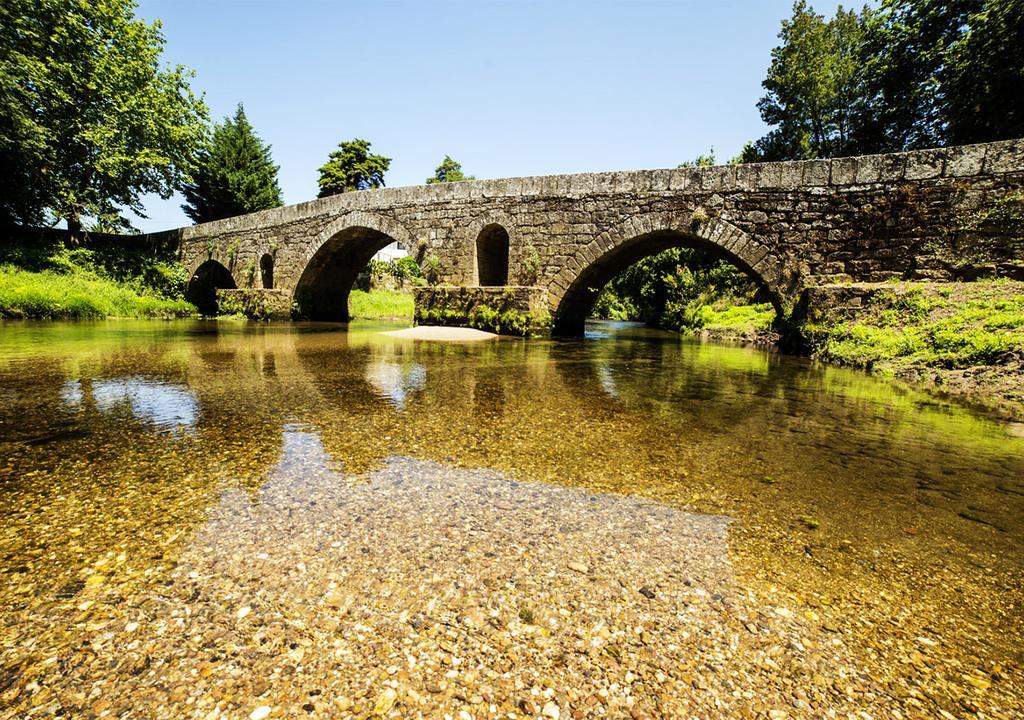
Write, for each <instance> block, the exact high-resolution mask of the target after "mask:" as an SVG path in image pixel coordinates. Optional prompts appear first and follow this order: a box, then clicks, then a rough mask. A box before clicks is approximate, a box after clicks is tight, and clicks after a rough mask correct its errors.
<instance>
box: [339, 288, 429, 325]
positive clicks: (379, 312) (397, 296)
mask: <svg viewBox="0 0 1024 720" xmlns="http://www.w3.org/2000/svg"><path fill="white" fill-rule="evenodd" d="M348 312H349V315H351V316H352V318H353V319H355V320H408V321H409V322H412V314H413V298H412V295H408V294H406V293H399V292H394V291H392V290H371V291H369V292H366V291H364V290H353V291H352V292H351V293H349V296H348Z"/></svg>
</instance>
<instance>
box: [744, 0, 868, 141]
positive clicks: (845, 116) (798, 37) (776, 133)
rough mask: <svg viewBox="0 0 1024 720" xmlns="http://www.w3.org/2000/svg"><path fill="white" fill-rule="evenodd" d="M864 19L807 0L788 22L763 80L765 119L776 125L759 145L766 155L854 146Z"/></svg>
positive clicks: (800, 1) (801, 1)
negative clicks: (823, 11)
mask: <svg viewBox="0 0 1024 720" xmlns="http://www.w3.org/2000/svg"><path fill="white" fill-rule="evenodd" d="M863 34H864V20H863V18H862V17H861V16H858V14H857V13H855V12H851V11H847V10H843V8H842V7H840V8H839V9H838V10H837V11H836V14H835V17H833V18H832V19H830V20H826V19H825V18H824V16H822V15H819V14H818V13H816V12H814V10H813V9H812V8H811V7H810V6H809V5H808V4H807V2H806V1H805V0H796V2H795V3H794V4H793V16H792V17H791V18H789V19H787V20H783V22H782V30H781V31H780V32H779V39H780V40H781V41H782V44H781V45H779V46H778V47H776V48H775V49H774V50H772V63H771V66H770V67H769V69H768V76H767V77H766V78H765V80H764V82H763V83H762V85H763V86H764V89H765V90H766V91H767V93H766V94H765V95H764V97H762V98H761V100H760V101H759V102H758V103H757V107H758V110H760V112H761V118H762V119H763V120H764V121H765V122H766V123H768V124H769V125H772V126H774V127H775V129H774V130H773V131H771V132H770V133H769V134H768V135H766V136H765V137H763V138H762V139H761V140H759V141H758V142H757V144H756V146H755V149H754V150H750V151H747V152H746V153H745V155H752V154H755V153H756V155H757V156H758V158H759V159H763V160H780V159H790V158H812V157H829V156H832V155H838V154H842V153H844V152H847V151H848V150H849V149H850V148H851V143H850V134H851V130H852V127H853V119H852V117H851V114H852V113H853V112H854V101H855V99H856V98H857V97H858V92H859V77H858V66H859V63H860V55H859V48H860V45H861V42H862V38H863ZM745 159H749V158H745Z"/></svg>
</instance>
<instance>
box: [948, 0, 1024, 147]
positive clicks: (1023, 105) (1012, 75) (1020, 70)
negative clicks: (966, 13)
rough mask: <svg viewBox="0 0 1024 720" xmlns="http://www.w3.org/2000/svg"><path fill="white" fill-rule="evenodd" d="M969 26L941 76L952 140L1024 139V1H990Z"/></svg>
mask: <svg viewBox="0 0 1024 720" xmlns="http://www.w3.org/2000/svg"><path fill="white" fill-rule="evenodd" d="M966 24H967V28H968V29H967V31H966V32H962V33H961V34H960V36H959V37H958V38H957V40H956V41H954V42H952V43H951V44H950V48H949V52H948V53H947V56H946V61H945V62H944V63H943V64H942V67H941V69H940V70H939V72H938V73H937V74H938V77H939V81H940V83H941V85H942V87H943V97H944V98H945V100H946V102H945V107H944V109H943V113H942V116H943V120H944V121H945V124H946V132H945V135H946V138H947V140H948V141H949V142H950V143H955V144H962V143H975V142H986V141H989V140H1004V139H1009V138H1018V137H1024V0H988V2H986V3H984V6H983V7H982V8H981V9H980V10H979V11H978V12H975V13H974V14H972V15H971V16H970V17H969V18H968V20H967V23H966Z"/></svg>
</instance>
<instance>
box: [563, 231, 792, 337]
mask: <svg viewBox="0 0 1024 720" xmlns="http://www.w3.org/2000/svg"><path fill="white" fill-rule="evenodd" d="M673 247H690V248H697V249H700V250H705V251H708V252H710V253H711V254H713V255H715V256H717V257H720V258H722V259H724V260H727V261H729V262H730V263H732V264H733V265H735V266H736V267H738V268H739V269H740V270H742V271H743V272H744V273H746V274H747V275H748V276H749V277H750V278H751V279H752V280H753V281H754V282H755V283H757V285H759V286H760V287H761V288H762V290H763V291H764V292H765V294H766V295H767V296H768V298H769V299H770V301H771V303H772V306H773V307H774V308H775V312H776V315H777V316H779V317H780V318H781V317H784V316H785V314H786V312H787V309H788V307H789V305H790V304H791V303H790V301H789V293H788V292H787V287H786V285H785V282H784V273H783V271H782V266H781V264H780V263H779V262H778V261H777V260H775V259H774V258H773V257H771V256H770V255H769V253H768V249H767V248H766V247H765V246H764V245H763V244H762V243H761V242H759V241H758V240H757V239H755V238H753V237H751V236H750V235H748V234H747V233H745V232H744V231H742V230H740V229H739V228H737V227H736V226H734V225H732V224H731V223H729V222H728V221H727V220H725V219H722V218H719V217H715V218H711V219H707V218H706V217H702V214H701V213H694V214H693V215H691V216H687V217H685V218H664V217H654V218H650V217H642V218H633V219H631V220H630V221H628V222H627V223H625V224H624V225H623V226H622V227H620V228H619V229H617V230H616V231H614V232H606V233H602V234H601V235H599V236H598V237H597V238H595V239H594V240H593V241H592V242H591V243H590V244H589V245H587V246H586V247H585V248H583V249H582V250H580V251H579V252H577V253H576V255H575V256H574V257H573V258H571V259H570V261H569V262H568V263H566V264H565V266H564V267H563V268H562V270H561V272H560V273H559V274H558V275H557V276H556V277H555V279H554V282H553V283H552V285H551V289H552V292H551V294H550V296H549V302H550V305H551V307H552V310H553V314H554V332H555V333H556V334H559V335H582V334H583V328H584V324H585V322H586V319H587V317H588V316H589V315H590V312H591V310H593V307H594V303H595V302H596V300H597V296H598V294H599V293H600V292H601V289H602V288H603V287H604V286H605V285H606V284H608V282H609V281H610V280H611V279H612V278H614V277H615V276H616V275H618V274H619V273H620V272H622V271H623V270H625V269H626V268H628V267H629V266H631V265H633V264H635V263H637V262H639V261H640V260H642V259H643V258H645V257H648V256H650V255H654V254H656V253H659V252H661V251H663V250H668V249H669V248H673Z"/></svg>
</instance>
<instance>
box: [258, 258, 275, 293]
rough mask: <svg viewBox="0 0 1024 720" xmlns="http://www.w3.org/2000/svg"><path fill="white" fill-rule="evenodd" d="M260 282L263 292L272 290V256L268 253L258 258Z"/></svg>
mask: <svg viewBox="0 0 1024 720" xmlns="http://www.w3.org/2000/svg"><path fill="white" fill-rule="evenodd" d="M260 280H261V281H262V284H263V289H264V290H273V289H274V256H273V255H271V254H270V253H263V255H262V256H261V257H260Z"/></svg>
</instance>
